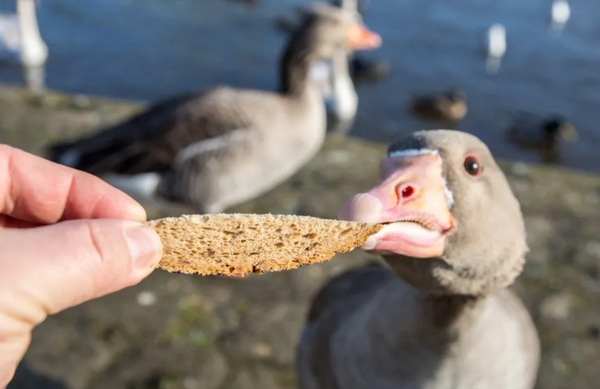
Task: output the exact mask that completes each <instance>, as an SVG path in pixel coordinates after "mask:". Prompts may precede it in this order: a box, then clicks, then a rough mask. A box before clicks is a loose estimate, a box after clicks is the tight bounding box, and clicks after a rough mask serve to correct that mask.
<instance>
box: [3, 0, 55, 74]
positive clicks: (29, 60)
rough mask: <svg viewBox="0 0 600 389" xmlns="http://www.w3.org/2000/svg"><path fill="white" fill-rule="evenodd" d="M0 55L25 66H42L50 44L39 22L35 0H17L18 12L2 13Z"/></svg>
mask: <svg viewBox="0 0 600 389" xmlns="http://www.w3.org/2000/svg"><path fill="white" fill-rule="evenodd" d="M0 57H2V58H3V59H4V60H9V61H13V62H19V63H21V64H23V65H25V66H30V67H36V66H42V65H43V64H44V63H45V62H46V59H47V58H48V46H47V45H46V43H45V42H44V40H43V39H42V37H41V35H40V31H39V27H38V23H37V16H36V9H35V0H17V13H16V14H0Z"/></svg>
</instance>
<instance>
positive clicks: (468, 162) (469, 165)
mask: <svg viewBox="0 0 600 389" xmlns="http://www.w3.org/2000/svg"><path fill="white" fill-rule="evenodd" d="M463 166H464V168H465V170H466V172H467V173H469V174H470V175H472V176H474V177H477V176H478V175H480V174H481V173H482V172H483V166H481V163H480V162H479V159H478V158H477V157H476V156H474V155H467V156H466V157H465V162H464V163H463Z"/></svg>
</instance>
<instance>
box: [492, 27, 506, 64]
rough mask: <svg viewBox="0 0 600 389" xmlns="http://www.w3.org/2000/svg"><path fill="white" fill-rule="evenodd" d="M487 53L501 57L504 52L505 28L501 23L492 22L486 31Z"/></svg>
mask: <svg viewBox="0 0 600 389" xmlns="http://www.w3.org/2000/svg"><path fill="white" fill-rule="evenodd" d="M487 45H488V55H489V56H490V57H495V58H501V57H503V56H504V54H505V53H506V29H505V28H504V26H503V25H502V24H499V23H496V24H493V25H492V26H491V27H490V28H489V30H488V32H487Z"/></svg>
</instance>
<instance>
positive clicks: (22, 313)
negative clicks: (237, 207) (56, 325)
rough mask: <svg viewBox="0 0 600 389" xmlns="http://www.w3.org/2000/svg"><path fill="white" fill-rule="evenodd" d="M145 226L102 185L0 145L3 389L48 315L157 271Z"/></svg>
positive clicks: (154, 241) (123, 198)
mask: <svg viewBox="0 0 600 389" xmlns="http://www.w3.org/2000/svg"><path fill="white" fill-rule="evenodd" d="M100 219H101V220H100ZM145 219H146V212H145V211H144V208H142V206H141V205H139V204H138V203H137V202H135V201H134V200H133V199H131V198H130V197H129V196H127V195H126V194H124V193H122V192H120V191H119V190H117V189H115V188H113V187H111V186H109V185H108V184H106V183H104V182H103V181H102V180H100V179H99V178H96V177H94V176H92V175H89V174H86V173H83V172H80V171H76V170H73V169H70V168H67V167H64V166H60V165H57V164H54V163H52V162H49V161H46V160H44V159H42V158H39V157H36V156H33V155H31V154H27V153H25V152H23V151H20V150H17V149H14V148H11V147H8V146H5V145H1V144H0V388H5V387H6V385H8V382H9V381H10V380H11V379H12V377H13V375H14V372H15V369H16V366H17V364H18V363H19V361H20V360H21V358H22V357H23V355H24V353H25V351H26V350H27V347H28V345H29V342H30V338H31V330H32V329H33V327H35V326H36V325H38V324H39V323H41V322H42V321H43V320H44V319H45V318H46V317H47V316H48V315H52V314H54V313H56V312H59V311H62V310H64V309H66V308H69V307H72V306H74V305H77V304H80V303H83V302H85V301H87V300H91V299H93V298H96V297H100V296H103V295H105V294H108V293H112V292H115V291H117V290H120V289H123V288H126V287H128V286H132V285H135V284H137V283H138V282H139V281H141V280H142V279H143V278H145V277H146V276H148V275H149V274H150V273H151V272H152V270H153V269H154V268H155V267H156V265H157V263H158V261H159V259H160V256H161V255H162V245H161V242H160V238H159V237H158V235H157V234H156V233H155V232H154V231H153V230H152V229H151V228H150V227H146V226H142V225H141V223H140V222H142V221H145Z"/></svg>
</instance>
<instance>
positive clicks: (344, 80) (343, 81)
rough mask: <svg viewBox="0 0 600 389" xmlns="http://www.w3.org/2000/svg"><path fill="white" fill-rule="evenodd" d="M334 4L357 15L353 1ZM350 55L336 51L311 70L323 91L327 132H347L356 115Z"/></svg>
mask: <svg viewBox="0 0 600 389" xmlns="http://www.w3.org/2000/svg"><path fill="white" fill-rule="evenodd" d="M334 3H336V5H337V6H339V7H341V8H342V9H345V10H347V11H349V12H351V13H356V14H358V2H357V0H340V1H337V2H334ZM350 55H351V52H350V51H347V50H339V51H338V52H337V53H336V54H335V55H334V56H333V57H332V58H331V59H330V60H328V61H321V62H317V63H315V64H314V65H313V68H312V69H311V76H312V78H313V80H314V81H315V82H316V83H317V84H318V85H319V89H320V90H321V93H322V94H323V99H324V101H325V106H326V109H327V131H329V132H341V133H345V132H347V131H348V130H349V129H350V127H351V126H352V124H353V122H354V117H355V116H356V111H357V108H358V94H357V93H356V89H355V88H354V82H353V81H352V78H351V76H350V69H349V56H350Z"/></svg>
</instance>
